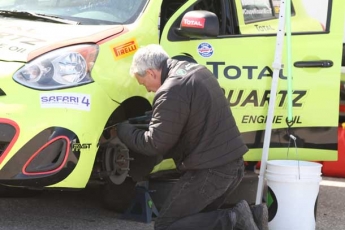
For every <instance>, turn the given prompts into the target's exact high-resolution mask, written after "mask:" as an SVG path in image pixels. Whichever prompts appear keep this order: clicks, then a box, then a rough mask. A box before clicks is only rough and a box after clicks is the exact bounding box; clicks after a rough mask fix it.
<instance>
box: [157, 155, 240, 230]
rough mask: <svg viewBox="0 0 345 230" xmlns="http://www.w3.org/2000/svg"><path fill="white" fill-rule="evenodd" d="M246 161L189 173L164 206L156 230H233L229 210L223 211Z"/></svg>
mask: <svg viewBox="0 0 345 230" xmlns="http://www.w3.org/2000/svg"><path fill="white" fill-rule="evenodd" d="M243 174H244V164H243V158H242V157H241V158H239V159H237V160H235V161H233V162H230V163H228V164H225V165H222V166H220V167H217V168H212V169H203V170H195V171H187V172H186V173H185V174H184V175H183V176H182V177H181V178H180V180H179V181H178V182H177V183H176V184H175V185H174V187H173V189H172V191H171V192H170V194H169V196H168V197H167V199H166V201H165V202H164V204H163V206H162V208H161V210H160V214H159V217H158V218H157V219H156V221H155V230H175V229H176V230H212V229H214V230H218V229H219V230H223V229H224V230H225V229H226V230H232V229H234V224H235V223H232V222H231V219H230V217H229V210H227V209H219V208H220V207H221V205H222V204H223V203H224V201H225V199H226V197H227V196H228V195H229V194H230V193H232V192H233V191H234V190H235V188H236V187H237V186H238V185H239V183H240V182H241V180H242V178H243Z"/></svg>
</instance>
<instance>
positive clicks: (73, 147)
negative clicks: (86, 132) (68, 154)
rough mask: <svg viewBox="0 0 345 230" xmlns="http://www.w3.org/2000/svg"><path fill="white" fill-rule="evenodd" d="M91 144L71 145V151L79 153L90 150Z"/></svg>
mask: <svg viewBox="0 0 345 230" xmlns="http://www.w3.org/2000/svg"><path fill="white" fill-rule="evenodd" d="M90 147H91V143H84V144H81V143H73V144H72V150H73V151H80V150H81V149H90Z"/></svg>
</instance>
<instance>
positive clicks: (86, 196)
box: [0, 177, 345, 230]
mask: <svg viewBox="0 0 345 230" xmlns="http://www.w3.org/2000/svg"><path fill="white" fill-rule="evenodd" d="M344 206H345V179H344V178H329V177H323V180H322V182H321V185H320V193H319V201H318V210H317V221H316V226H317V227H316V230H344V229H345V208H344ZM0 219H1V224H0V230H40V229H42V230H63V229H68V230H89V229H90V230H153V222H151V223H148V224H147V223H140V222H136V221H129V220H124V219H122V215H120V214H116V213H113V212H110V211H107V210H105V209H104V208H103V207H102V206H101V205H100V202H99V198H98V193H97V189H95V188H92V187H91V188H87V189H84V190H81V191H45V192H43V193H42V194H40V195H39V196H35V197H31V198H1V199H0Z"/></svg>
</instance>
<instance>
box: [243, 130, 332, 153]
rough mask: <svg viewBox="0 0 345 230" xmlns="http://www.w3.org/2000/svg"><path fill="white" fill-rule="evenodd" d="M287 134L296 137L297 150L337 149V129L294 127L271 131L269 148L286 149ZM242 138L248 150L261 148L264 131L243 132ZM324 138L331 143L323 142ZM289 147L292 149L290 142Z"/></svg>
mask: <svg viewBox="0 0 345 230" xmlns="http://www.w3.org/2000/svg"><path fill="white" fill-rule="evenodd" d="M289 134H292V135H294V136H295V137H296V144H297V147H298V148H308V149H324V150H337V149H338V127H296V128H290V130H288V129H287V128H283V129H272V134H271V143H270V148H288V147H289V142H290V137H289ZM242 136H243V138H244V141H245V142H246V144H247V146H248V148H250V149H258V148H263V142H264V136H265V131H264V130H258V131H252V132H244V133H242ZM253 136H255V138H254V140H252V141H251V140H250V139H249V138H250V137H253ZM325 136H327V137H328V140H331V141H327V140H325V138H324V137H325ZM290 147H294V143H292V141H291V143H290Z"/></svg>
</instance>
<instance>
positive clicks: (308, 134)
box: [0, 0, 345, 211]
mask: <svg viewBox="0 0 345 230" xmlns="http://www.w3.org/2000/svg"><path fill="white" fill-rule="evenodd" d="M307 2H308V1H307V0H293V1H292V5H293V8H292V19H291V22H292V32H293V35H292V36H293V49H294V50H293V53H294V54H295V55H294V57H293V59H294V60H293V61H294V63H296V65H295V67H294V68H295V72H294V82H295V83H296V85H295V91H294V93H293V100H294V101H293V102H294V109H295V117H294V119H295V126H294V127H293V128H294V129H295V131H296V133H297V134H298V137H299V141H300V142H299V143H300V144H301V145H303V146H301V150H300V151H299V153H300V156H299V157H300V159H306V160H334V159H336V155H337V149H336V143H337V136H336V135H337V133H336V131H337V125H338V106H339V81H340V61H341V60H340V58H341V49H340V48H339V47H340V46H341V44H342V35H343V32H342V31H343V24H342V23H341V22H340V21H339V20H336V19H337V18H343V17H344V13H345V10H344V9H345V3H344V1H343V0H330V1H326V2H325V5H324V6H323V8H322V9H323V12H322V13H323V14H322V15H323V16H324V17H323V18H322V19H321V20H318V19H317V18H315V17H314V16H313V15H312V14H310V13H309V11H308V7H312V6H310V5H309V6H308V5H307V4H306V3H307ZM278 12H279V1H276V0H274V1H273V0H260V1H251V0H242V1H240V0H214V1H211V0H201V1H196V0H89V1H85V0H68V1H67V0H33V1H28V0H0V184H2V185H6V186H10V187H20V188H33V189H36V190H37V189H64V188H69V189H82V188H85V186H86V185H87V184H88V183H89V182H90V181H98V182H101V183H102V194H101V195H100V197H102V198H103V200H104V201H105V204H106V205H107V206H108V207H110V208H112V209H114V210H117V211H123V210H124V209H125V208H126V207H127V205H128V202H129V199H130V198H131V196H132V195H133V191H134V186H135V183H136V181H142V180H147V179H150V177H152V176H153V175H159V173H160V172H170V171H174V168H175V165H174V162H173V161H172V160H171V159H161V158H160V157H151V158H149V157H145V156H140V155H136V154H135V153H131V152H130V151H129V150H128V149H127V147H126V146H124V145H123V144H122V143H121V142H120V141H119V140H118V139H117V138H116V137H115V136H114V133H115V128H114V127H115V125H116V124H117V123H119V122H132V123H135V124H136V125H138V126H140V127H142V128H145V127H146V126H145V125H147V122H149V114H148V113H147V111H150V110H151V102H152V99H153V96H154V95H153V94H152V93H148V92H146V90H145V88H144V87H142V86H140V85H139V84H137V82H136V80H135V79H134V78H132V77H129V66H130V64H131V58H132V56H133V54H134V53H135V51H136V50H137V49H138V48H139V47H140V46H143V45H146V44H151V43H159V44H161V45H162V46H163V47H164V48H165V49H166V50H167V51H168V52H169V54H170V55H171V56H172V57H174V58H179V59H182V60H191V61H194V62H197V63H200V64H203V65H206V66H207V67H208V68H210V69H211V70H212V71H213V73H214V74H215V76H216V77H217V78H218V80H219V82H220V84H221V86H222V88H223V89H224V93H225V95H226V96H227V98H228V99H229V101H230V104H231V106H232V108H233V112H234V115H235V118H236V121H237V123H238V125H239V128H240V130H241V132H242V133H243V136H244V138H245V140H246V142H247V144H248V146H249V147H250V151H249V153H248V154H247V155H246V160H248V161H259V160H260V157H261V150H262V143H263V135H262V134H263V131H264V129H265V123H266V120H265V116H266V115H267V107H268V98H269V89H270V83H271V77H272V68H271V67H270V66H271V65H272V62H273V58H274V50H275V39H276V33H277V31H278V30H279V28H278V26H279V25H278V18H279V17H278ZM319 14H320V13H319ZM285 75H286V73H285V72H282V73H281V76H280V81H281V84H280V86H279V87H280V88H279V91H278V92H279V95H278V96H279V100H278V102H277V110H276V113H277V114H276V117H275V120H274V124H273V128H274V130H273V132H274V133H275V134H276V135H275V136H273V138H272V143H273V145H272V148H273V150H274V151H273V152H274V153H272V155H271V157H273V158H283V157H285V156H286V150H287V145H288V140H286V139H284V135H283V134H284V133H283V130H284V129H285V128H286V124H285V122H284V121H285V115H286V103H287V99H286V96H287V93H286V88H287V87H286V85H285V83H286V76H285ZM321 108H322V111H327V112H318V111H320V109H321ZM130 118H137V119H130ZM325 136H327V138H325ZM320 141H321V142H320ZM163 174H164V173H163ZM177 177H178V175H177Z"/></svg>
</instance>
